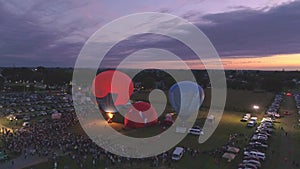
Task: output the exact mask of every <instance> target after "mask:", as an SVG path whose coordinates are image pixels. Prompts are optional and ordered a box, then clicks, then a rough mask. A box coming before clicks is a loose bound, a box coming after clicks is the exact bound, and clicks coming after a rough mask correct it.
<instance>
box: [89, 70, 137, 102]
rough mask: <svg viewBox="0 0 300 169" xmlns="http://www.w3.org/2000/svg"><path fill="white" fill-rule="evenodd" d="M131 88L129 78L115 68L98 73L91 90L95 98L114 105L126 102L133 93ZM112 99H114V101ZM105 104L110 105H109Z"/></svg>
mask: <svg viewBox="0 0 300 169" xmlns="http://www.w3.org/2000/svg"><path fill="white" fill-rule="evenodd" d="M133 88H134V87H133V82H132V80H131V78H130V77H129V76H127V75H126V74H125V73H122V72H120V71H117V70H108V71H104V72H101V73H99V74H98V75H97V76H96V77H95V79H94V81H93V84H92V91H93V94H94V96H95V97H96V98H98V99H100V100H101V99H102V100H104V101H103V102H104V103H105V102H106V103H109V104H114V105H115V106H117V105H124V104H126V103H127V102H128V101H129V99H130V96H131V95H132V93H133ZM109 94H111V96H109ZM107 96H108V97H107ZM112 96H113V97H112ZM105 97H107V98H105ZM105 99H108V100H105ZM110 99H111V100H110ZM113 100H114V101H115V102H114V103H113ZM100 106H101V104H100ZM107 106H109V107H111V105H107Z"/></svg>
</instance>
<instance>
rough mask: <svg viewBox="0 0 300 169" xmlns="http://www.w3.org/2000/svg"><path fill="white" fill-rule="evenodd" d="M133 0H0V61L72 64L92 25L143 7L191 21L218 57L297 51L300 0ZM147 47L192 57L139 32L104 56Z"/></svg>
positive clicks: (177, 46) (169, 42) (173, 44)
mask: <svg viewBox="0 0 300 169" xmlns="http://www.w3.org/2000/svg"><path fill="white" fill-rule="evenodd" d="M134 2H135V3H132V4H129V3H127V2H115V1H98V0H89V1H81V0H63V1H61V0H58V1H45V0H23V1H22V3H20V2H19V1H16V0H10V1H6V0H0V37H1V38H0V58H1V63H0V66H10V65H12V64H14V63H15V64H16V65H17V66H32V65H45V66H73V65H74V62H75V60H76V57H77V55H78V53H79V51H80V49H81V47H82V46H83V44H84V42H85V41H86V40H87V38H88V37H89V36H90V35H92V33H94V32H95V31H96V30H97V29H99V28H101V26H103V25H104V24H105V23H108V22H109V21H111V20H113V19H116V18H118V17H120V16H122V15H126V14H130V13H135V12H143V11H161V12H165V13H171V14H175V15H178V16H182V17H184V18H186V19H187V20H189V21H191V22H193V23H195V24H196V25H197V26H198V27H199V28H200V29H201V30H203V32H204V33H205V34H206V35H207V36H208V37H209V39H210V40H211V41H212V43H213V44H214V45H215V47H216V49H217V51H218V52H219V53H220V55H221V56H222V57H228V56H236V57H245V56H247V57H249V56H267V55H272V54H289V53H300V46H299V44H300V43H299V42H300V34H299V33H298V30H300V20H299V18H300V2H291V1H283V0H277V1H276V2H275V1H272V3H271V1H269V0H262V1H260V2H259V3H258V2H256V3H254V2H253V3H252V2H250V1H243V2H241V1H239V0H238V1H237V0H226V3H225V4H222V5H220V3H215V1H192V0H191V1H190V0H189V1H186V0H177V1H174V0H166V1H163V2H162V1H160V0H155V1H151V2H150V1H134ZM224 2H225V1H224ZM239 2H240V3H239ZM283 2H285V3H283ZM127 7H128V8H127ZM136 42H138V44H137V43H136ZM148 47H158V48H162V49H166V50H170V51H172V52H174V53H176V54H177V55H179V56H182V57H184V58H185V59H186V60H192V59H194V58H195V57H194V54H193V53H192V52H190V51H189V50H188V49H186V47H185V46H184V45H182V44H180V42H177V41H174V40H170V39H168V38H166V37H163V36H149V35H143V36H137V37H133V38H131V39H128V40H127V41H126V43H120V44H118V45H117V46H116V47H115V48H114V49H115V50H114V51H112V52H111V57H109V58H108V59H107V60H111V61H112V62H115V61H116V60H117V59H116V57H120V56H122V55H128V54H130V53H133V52H135V51H137V50H140V49H144V48H148Z"/></svg>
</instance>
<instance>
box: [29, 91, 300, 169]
mask: <svg viewBox="0 0 300 169" xmlns="http://www.w3.org/2000/svg"><path fill="white" fill-rule="evenodd" d="M205 93H206V98H205V101H204V103H203V106H202V107H203V108H202V109H201V111H200V113H199V115H198V119H197V121H196V123H197V124H203V122H204V120H205V118H206V115H207V112H208V110H207V108H208V107H209V105H210V91H209V90H206V91H205ZM143 97H145V96H143ZM273 97H274V94H272V93H266V92H265V93H254V92H251V91H240V90H228V95H227V101H226V109H227V110H226V111H225V112H224V114H223V117H222V119H221V122H220V124H219V126H218V128H217V129H216V131H215V132H214V134H213V135H212V136H211V137H210V139H209V140H207V141H206V142H205V143H203V144H199V143H198V137H195V136H191V135H188V136H187V137H186V138H185V139H184V140H182V141H181V142H180V143H179V146H184V147H190V148H194V149H198V150H200V151H210V150H213V149H216V148H220V147H221V146H223V145H224V144H226V143H227V142H228V139H229V135H230V134H233V133H243V134H244V135H246V136H248V137H250V136H251V135H252V134H253V132H254V129H250V128H247V127H246V123H242V122H240V119H241V117H242V115H244V114H245V112H252V113H253V114H257V115H259V116H260V117H261V116H262V114H261V112H263V111H264V110H265V109H266V108H267V107H268V105H269V104H270V103H271V102H272V101H273ZM253 104H257V105H259V106H260V107H261V109H260V111H258V112H255V113H254V111H253V109H252V106H253ZM170 111H172V109H171V108H170V107H168V106H167V109H166V112H170ZM166 112H165V113H166ZM115 118H116V119H115V120H116V121H118V122H120V123H122V122H123V120H122V118H120V117H118V116H117V117H115ZM118 127H119V126H118ZM68 131H70V132H73V133H77V134H84V131H83V130H82V128H81V127H80V126H79V125H78V126H74V127H71V128H70V129H69V130H68ZM118 131H121V132H122V133H124V134H125V135H129V136H132V137H149V136H153V135H155V134H157V133H160V132H161V128H160V127H159V126H154V127H149V128H144V129H132V130H128V131H122V130H118ZM299 132H300V129H299ZM246 144H247V142H246V141H245V137H239V142H238V145H237V146H239V147H241V150H240V153H239V154H238V156H237V157H236V159H234V160H233V161H232V162H230V163H229V162H227V161H226V160H225V159H223V160H221V162H220V164H216V163H215V160H214V158H213V157H211V156H209V155H206V154H200V155H199V156H197V157H196V158H193V157H191V156H190V155H189V154H187V153H185V155H184V157H183V159H182V160H180V161H179V162H173V163H172V167H173V168H180V169H185V168H186V169H191V168H203V169H204V168H207V169H220V168H222V169H232V168H236V167H237V165H238V164H239V163H240V162H241V161H242V157H243V156H242V154H243V150H242V148H243V147H244V146H245V145H246ZM272 144H277V143H276V142H275V143H272ZM91 163H92V162H91V160H90V161H89V162H87V164H88V165H87V166H86V168H93V166H91ZM65 165H68V166H69V168H72V169H77V168H78V167H77V165H76V164H75V162H74V161H73V160H71V159H70V158H69V157H66V156H65V157H60V158H59V162H58V166H59V167H58V168H59V169H60V168H63V167H64V166H65ZM52 166H53V164H52V163H49V162H48V163H43V164H39V165H37V166H34V168H43V169H47V168H52ZM149 166H150V165H149V162H148V161H147V162H140V163H137V164H135V167H133V166H128V165H123V167H118V166H114V167H110V168H137V169H140V168H145V169H147V168H151V167H149ZM161 166H162V165H161ZM96 168H99V169H100V168H104V166H103V163H102V164H99V165H98V166H97V167H96ZM160 168H168V167H167V165H164V166H162V167H160Z"/></svg>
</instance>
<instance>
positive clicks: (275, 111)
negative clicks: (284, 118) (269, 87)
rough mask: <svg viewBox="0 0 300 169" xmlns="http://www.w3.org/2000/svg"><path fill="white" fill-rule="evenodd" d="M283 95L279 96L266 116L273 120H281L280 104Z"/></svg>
mask: <svg viewBox="0 0 300 169" xmlns="http://www.w3.org/2000/svg"><path fill="white" fill-rule="evenodd" d="M282 98H283V96H282V94H277V95H276V96H275V99H274V101H273V103H272V104H271V106H270V107H269V108H268V110H267V111H266V114H267V115H268V116H269V117H272V118H280V114H279V113H278V110H279V107H280V103H281V101H282Z"/></svg>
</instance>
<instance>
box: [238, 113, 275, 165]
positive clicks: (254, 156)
mask: <svg viewBox="0 0 300 169" xmlns="http://www.w3.org/2000/svg"><path fill="white" fill-rule="evenodd" d="M273 122H274V121H273V119H272V118H270V117H266V118H263V119H262V121H261V123H260V125H259V126H258V127H257V128H256V130H255V133H254V134H253V135H252V137H251V139H250V141H249V143H248V145H247V146H246V147H245V148H244V158H243V162H242V163H241V164H239V166H238V169H246V168H247V169H258V168H261V166H262V162H263V161H265V159H266V151H267V149H268V147H269V146H268V141H269V139H270V138H271V135H272V133H273V128H274V123H273Z"/></svg>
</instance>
